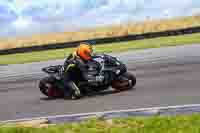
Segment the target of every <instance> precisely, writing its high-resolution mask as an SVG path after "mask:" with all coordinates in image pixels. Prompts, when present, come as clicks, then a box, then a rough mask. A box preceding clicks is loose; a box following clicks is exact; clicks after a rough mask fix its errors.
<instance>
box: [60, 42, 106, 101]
mask: <svg viewBox="0 0 200 133" xmlns="http://www.w3.org/2000/svg"><path fill="white" fill-rule="evenodd" d="M92 55H93V50H92V47H91V45H90V44H88V43H81V44H80V45H79V47H78V48H77V49H76V51H75V52H74V53H72V54H70V55H69V56H68V58H67V59H66V60H65V63H64V74H63V79H64V90H63V92H64V98H67V99H68V98H71V99H78V98H80V97H81V95H82V94H81V90H80V88H78V86H77V85H76V80H80V79H83V80H84V81H87V82H91V83H94V82H103V81H104V76H103V75H98V76H93V75H89V74H88V62H90V61H91V60H92ZM71 70H74V71H73V72H75V73H73V74H72V71H71Z"/></svg>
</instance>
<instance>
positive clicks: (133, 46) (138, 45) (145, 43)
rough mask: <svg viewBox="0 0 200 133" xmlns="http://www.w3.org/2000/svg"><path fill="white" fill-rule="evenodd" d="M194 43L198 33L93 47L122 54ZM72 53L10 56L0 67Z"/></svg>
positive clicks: (199, 40)
mask: <svg viewBox="0 0 200 133" xmlns="http://www.w3.org/2000/svg"><path fill="white" fill-rule="evenodd" d="M194 43H200V33H196V34H190V35H182V36H173V37H161V38H154V39H145V40H137V41H129V42H122V43H111V44H107V45H97V46H95V49H96V52H100V53H101V52H105V53H110V52H113V53H115V52H123V51H128V50H137V49H146V48H159V47H166V46H178V45H190V44H194ZM72 51H73V48H65V49H57V50H47V51H40V52H31V53H22V54H21V53H20V54H11V55H2V56H0V65H6V64H22V63H29V62H38V61H47V60H54V59H63V58H64V57H65V55H68V54H69V53H70V52H72Z"/></svg>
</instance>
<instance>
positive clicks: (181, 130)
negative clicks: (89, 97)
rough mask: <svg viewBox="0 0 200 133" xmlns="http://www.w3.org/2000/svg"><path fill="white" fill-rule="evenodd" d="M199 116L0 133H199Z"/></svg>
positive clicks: (12, 129)
mask: <svg viewBox="0 0 200 133" xmlns="http://www.w3.org/2000/svg"><path fill="white" fill-rule="evenodd" d="M199 125H200V115H199V114H192V115H185V116H183V115H179V116H154V117H129V118H120V119H113V120H109V121H101V120H96V119H91V120H87V121H83V122H80V123H65V124H60V125H52V126H47V127H42V128H38V127H32V128H30V127H29V128H28V127H17V126H13V127H11V126H10V127H8V126H0V132H1V133H199V132H200V126H199Z"/></svg>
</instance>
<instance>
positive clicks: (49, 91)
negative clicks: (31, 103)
mask: <svg viewBox="0 0 200 133" xmlns="http://www.w3.org/2000/svg"><path fill="white" fill-rule="evenodd" d="M54 81H55V79H54V78H52V77H45V78H43V79H41V80H40V82H39V88H40V91H41V93H42V94H44V95H45V96H48V97H49V98H56V97H60V96H61V94H60V93H59V92H58V91H57V89H56V88H55V87H54Z"/></svg>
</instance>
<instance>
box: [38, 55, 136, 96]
mask: <svg viewBox="0 0 200 133" xmlns="http://www.w3.org/2000/svg"><path fill="white" fill-rule="evenodd" d="M42 71H43V72H45V73H47V74H48V76H46V77H44V78H42V79H41V80H40V82H39V88H40V91H41V93H42V94H44V95H46V96H47V97H49V98H57V97H63V92H62V90H63V88H64V80H63V78H62V75H63V71H64V66H63V65H55V66H48V67H44V68H42ZM70 71H71V72H72V74H74V75H73V77H75V79H74V78H73V82H74V83H75V84H76V85H77V86H78V87H79V88H80V90H81V91H82V93H83V94H88V93H90V92H91V91H92V92H100V91H104V90H107V89H108V88H109V87H112V88H113V89H114V90H116V91H123V90H129V89H132V88H133V87H134V86H135V85H136V77H135V76H134V74H132V73H130V72H128V71H127V67H126V65H125V64H124V63H122V62H121V61H120V60H119V59H118V58H116V57H113V56H110V55H107V54H98V55H95V56H93V58H92V61H91V62H89V63H88V74H93V75H104V77H106V78H105V80H106V82H103V84H102V83H91V82H85V81H84V80H81V78H80V76H78V75H76V73H75V72H73V71H74V70H73V69H71V70H70Z"/></svg>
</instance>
